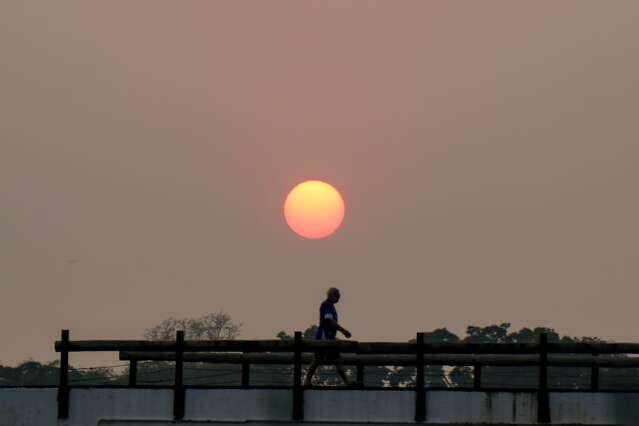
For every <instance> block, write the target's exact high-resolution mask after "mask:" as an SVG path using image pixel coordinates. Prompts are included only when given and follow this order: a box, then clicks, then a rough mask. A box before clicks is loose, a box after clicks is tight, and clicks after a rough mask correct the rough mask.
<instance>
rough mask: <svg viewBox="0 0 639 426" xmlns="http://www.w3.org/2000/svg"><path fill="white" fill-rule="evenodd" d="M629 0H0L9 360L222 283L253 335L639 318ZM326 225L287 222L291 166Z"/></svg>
mask: <svg viewBox="0 0 639 426" xmlns="http://www.w3.org/2000/svg"><path fill="white" fill-rule="evenodd" d="M638 17H639V2H633V1H616V2H604V1H586V0H579V1H576V0H575V1H563V2H510V1H501V2H446V1H440V2H426V1H384V2H381V1H305V2H304V1H269V2H262V1H254V2H248V1H226V2H221V1H220V2H181V1H180V2H168V1H155V0H154V1H150V0H149V1H136V2H129V1H108V2H107V1H104V2H82V1H64V2H58V1H40V2H30V1H8V2H2V3H1V4H0V52H1V53H2V66H0V200H1V209H0V273H1V274H0V290H1V293H0V335H1V336H2V339H3V343H2V349H1V350H0V363H2V364H10V365H12V364H15V363H17V362H19V361H21V360H23V359H26V358H28V357H33V358H35V359H37V360H50V359H54V358H55V356H56V355H55V354H54V353H53V340H54V339H56V338H57V337H58V336H59V332H60V329H61V328H69V329H70V330H71V335H72V338H94V339H95V338H141V337H142V333H143V331H144V329H145V328H148V327H151V326H153V325H155V324H157V323H158V322H160V321H161V320H163V319H165V318H167V317H169V316H200V315H202V314H205V313H208V312H212V311H217V310H220V309H223V310H225V311H227V312H228V313H230V314H231V316H232V317H233V319H234V320H236V321H238V322H242V323H243V329H242V337H244V338H273V337H274V336H275V334H276V333H277V332H278V331H280V330H286V331H289V332H292V331H293V330H299V329H304V328H306V327H307V326H308V325H311V324H312V323H314V322H316V321H317V316H318V314H317V310H318V306H319V303H320V302H321V301H322V300H323V298H324V292H325V290H326V288H327V287H329V286H337V287H339V288H340V289H341V290H342V300H341V301H340V303H339V305H338V310H339V313H340V320H341V321H342V322H343V323H344V325H345V326H346V327H348V329H349V330H350V331H352V333H353V338H354V339H358V340H405V339H409V338H411V337H412V336H414V333H415V332H416V331H420V330H431V329H433V328H437V327H444V326H445V327H448V328H450V329H451V330H453V331H455V332H458V333H463V331H464V328H465V326H467V325H469V324H475V325H489V324H491V323H496V322H512V323H513V327H522V326H537V325H545V326H549V327H553V328H555V329H556V330H558V331H560V332H561V333H565V334H569V335H573V336H583V335H587V336H599V337H602V338H609V339H614V340H617V341H635V342H639V328H637V326H636V322H637V305H638V303H639V302H638V300H639V226H638V219H639V198H638V196H637V193H638V190H637V184H638V182H639V167H638V164H639V25H637V18H638ZM307 179H319V180H323V181H326V182H329V183H331V184H332V185H334V186H335V187H336V188H338V189H339V191H340V192H341V194H342V196H343V198H344V201H345V203H346V215H345V218H344V222H343V224H342V226H341V228H340V229H339V230H338V231H337V232H336V233H335V234H333V235H332V236H330V237H328V238H325V239H321V240H307V239H303V238H301V237H299V236H297V235H296V234H294V233H293V232H291V230H290V229H289V228H288V226H287V225H286V222H285V220H284V216H283V212H282V207H283V203H284V200H285V198H286V195H287V194H288V192H289V191H290V190H291V188H293V186H295V185H296V184H297V183H299V182H301V181H304V180H307Z"/></svg>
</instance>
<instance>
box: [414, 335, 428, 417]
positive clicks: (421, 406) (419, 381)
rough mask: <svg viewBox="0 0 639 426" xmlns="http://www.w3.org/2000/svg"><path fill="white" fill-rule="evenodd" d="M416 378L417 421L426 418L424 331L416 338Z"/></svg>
mask: <svg viewBox="0 0 639 426" xmlns="http://www.w3.org/2000/svg"><path fill="white" fill-rule="evenodd" d="M416 343H417V344H416V347H415V349H416V357H415V363H416V364H415V367H416V373H417V376H416V379H415V421H416V422H423V421H425V420H426V388H425V385H426V384H425V380H424V333H422V332H420V333H417V338H416Z"/></svg>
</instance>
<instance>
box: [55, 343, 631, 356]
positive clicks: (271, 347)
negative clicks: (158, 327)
mask: <svg viewBox="0 0 639 426" xmlns="http://www.w3.org/2000/svg"><path fill="white" fill-rule="evenodd" d="M60 348H61V342H60V341H56V342H55V350H56V352H60ZM320 349H336V350H339V351H341V352H344V353H358V354H368V355H374V354H387V355H390V354H395V355H401V354H406V355H408V354H413V355H414V354H415V353H416V345H415V344H414V343H404V342H354V341H321V340H305V341H303V342H302V343H301V350H302V351H303V352H314V351H317V350H320ZM68 351H69V352H100V351H113V352H118V351H136V352H169V351H175V342H171V341H148V340H76V341H70V342H69V343H68ZM292 351H293V342H291V341H281V340H191V341H185V342H184V352H292ZM538 352H539V345H538V344H537V343H426V344H424V353H425V354H427V355H428V354H511V355H515V354H536V353H538ZM548 353H574V354H579V353H583V354H592V353H598V354H639V344H637V343H548Z"/></svg>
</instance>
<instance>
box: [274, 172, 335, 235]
mask: <svg viewBox="0 0 639 426" xmlns="http://www.w3.org/2000/svg"><path fill="white" fill-rule="evenodd" d="M284 217H285V218H286V223H288V226H289V227H290V228H291V229H292V230H293V231H294V232H295V233H296V234H298V235H300V236H302V237H304V238H310V239H313V240H315V239H319V238H324V237H328V236H329V235H331V234H332V233H333V232H335V231H336V230H337V228H339V226H340V225H341V224H342V220H344V200H343V199H342V196H341V195H340V193H339V192H338V191H337V190H336V189H335V188H333V187H332V186H331V185H329V184H328V183H326V182H322V181H319V180H307V181H306V182H302V183H300V184H298V185H296V186H295V187H294V188H293V189H292V190H291V192H289V193H288V196H287V197H286V201H285V202H284Z"/></svg>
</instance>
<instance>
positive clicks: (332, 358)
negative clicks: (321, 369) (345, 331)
mask: <svg viewBox="0 0 639 426" xmlns="http://www.w3.org/2000/svg"><path fill="white" fill-rule="evenodd" d="M339 358H340V355H339V351H337V350H335V349H324V350H321V351H316V352H315V361H317V362H319V363H320V364H335V363H336V362H337V361H339Z"/></svg>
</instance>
